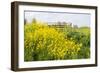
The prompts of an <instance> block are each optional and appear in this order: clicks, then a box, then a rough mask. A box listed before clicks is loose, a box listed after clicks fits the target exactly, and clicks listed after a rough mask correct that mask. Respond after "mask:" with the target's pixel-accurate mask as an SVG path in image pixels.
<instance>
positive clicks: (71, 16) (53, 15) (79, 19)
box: [24, 11, 91, 27]
mask: <svg viewBox="0 0 100 73" xmlns="http://www.w3.org/2000/svg"><path fill="white" fill-rule="evenodd" d="M24 15H25V19H26V20H27V22H31V21H32V19H33V18H35V19H37V20H39V21H43V22H71V23H72V24H74V25H78V27H82V26H88V27H90V16H91V15H90V14H86V13H68V12H47V11H45V12H44V11H41V12H40V11H25V12H24Z"/></svg>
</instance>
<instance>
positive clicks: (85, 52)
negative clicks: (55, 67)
mask: <svg viewBox="0 0 100 73" xmlns="http://www.w3.org/2000/svg"><path fill="white" fill-rule="evenodd" d="M24 48H25V50H24V60H25V61H44V60H64V59H66V60H67V59H83V58H89V57H90V28H87V27H81V28H74V27H71V26H68V25H66V26H64V28H63V29H62V28H56V27H50V26H48V25H47V24H46V23H42V22H39V21H36V20H35V21H33V22H32V23H30V24H27V23H26V24H25V25H24Z"/></svg>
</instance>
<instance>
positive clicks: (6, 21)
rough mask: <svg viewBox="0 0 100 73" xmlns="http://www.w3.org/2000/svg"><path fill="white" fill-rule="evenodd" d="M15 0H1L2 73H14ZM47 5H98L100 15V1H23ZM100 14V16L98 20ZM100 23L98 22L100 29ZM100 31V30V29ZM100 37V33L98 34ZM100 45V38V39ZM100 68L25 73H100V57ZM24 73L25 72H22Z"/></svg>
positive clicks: (0, 59) (0, 48)
mask: <svg viewBox="0 0 100 73" xmlns="http://www.w3.org/2000/svg"><path fill="white" fill-rule="evenodd" d="M12 1H14V0H0V73H14V72H13V71H11V70H10V59H11V57H10V54H11V46H10V45H11V38H10V37H11V36H10V35H11V12H10V9H11V6H10V3H11V2H12ZM21 1H34V2H47V3H62V4H78V5H94V6H97V5H98V7H99V8H98V9H99V12H98V13H100V4H99V3H100V0H21ZM99 18H100V14H98V20H99ZM99 23H100V22H98V28H99V27H100V25H99ZM98 31H100V29H98ZM98 37H100V33H98ZM98 43H100V38H98ZM99 48H100V45H99V46H98V55H99V56H100V49H99ZM98 59H99V66H98V67H86V68H70V69H55V70H40V71H26V72H25V73H33V72H34V73H41V72H43V73H51V72H52V73H87V72H88V73H99V72H100V57H99V58H98ZM22 73H24V72H22Z"/></svg>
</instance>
